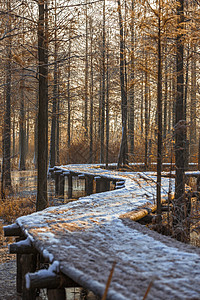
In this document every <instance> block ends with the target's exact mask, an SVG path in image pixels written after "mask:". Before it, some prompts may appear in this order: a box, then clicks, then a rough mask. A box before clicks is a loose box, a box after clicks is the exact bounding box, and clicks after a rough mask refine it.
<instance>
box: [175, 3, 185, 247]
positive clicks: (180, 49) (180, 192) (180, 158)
mask: <svg viewBox="0 0 200 300" xmlns="http://www.w3.org/2000/svg"><path fill="white" fill-rule="evenodd" d="M183 22H184V0H177V38H176V68H177V94H176V125H175V163H176V178H175V199H174V216H173V226H174V233H175V236H176V238H177V239H178V240H182V241H185V239H186V238H185V232H184V231H185V228H184V219H185V212H184V210H185V209H184V204H185V203H184V202H185V176H184V175H185V172H184V171H185V169H184V167H185V165H184V159H185V132H186V123H185V120H184V97H183V96H184V94H183V92H184V77H183V72H184V65H183V58H184V56H183V54H184V46H183V29H184V25H183Z"/></svg>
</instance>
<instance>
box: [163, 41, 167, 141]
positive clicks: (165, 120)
mask: <svg viewBox="0 0 200 300" xmlns="http://www.w3.org/2000/svg"><path fill="white" fill-rule="evenodd" d="M164 67H165V69H164V70H165V78H164V83H165V84H164V86H165V94H164V122H163V123H164V124H163V136H164V138H166V135H167V103H168V101H167V96H168V60H167V39H166V41H165V66H164Z"/></svg>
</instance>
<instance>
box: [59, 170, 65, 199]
mask: <svg viewBox="0 0 200 300" xmlns="http://www.w3.org/2000/svg"><path fill="white" fill-rule="evenodd" d="M64 191H65V177H64V175H63V174H61V175H60V185H59V196H63V198H64Z"/></svg>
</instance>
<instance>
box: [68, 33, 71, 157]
mask: <svg viewBox="0 0 200 300" xmlns="http://www.w3.org/2000/svg"><path fill="white" fill-rule="evenodd" d="M70 30H71V28H70V29H69V44H68V74H67V110H68V118H67V145H68V163H69V159H70V158H69V150H70V144H71V94H70V79H71V78H70V77H71V58H70V57H71V33H70Z"/></svg>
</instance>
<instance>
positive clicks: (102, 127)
mask: <svg viewBox="0 0 200 300" xmlns="http://www.w3.org/2000/svg"><path fill="white" fill-rule="evenodd" d="M105 36H106V32H105V0H104V1H103V34H102V98H101V122H100V123H101V130H100V143H101V151H100V162H101V163H104V152H105V151H104V136H105V78H106V72H105V47H106V45H105Z"/></svg>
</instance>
